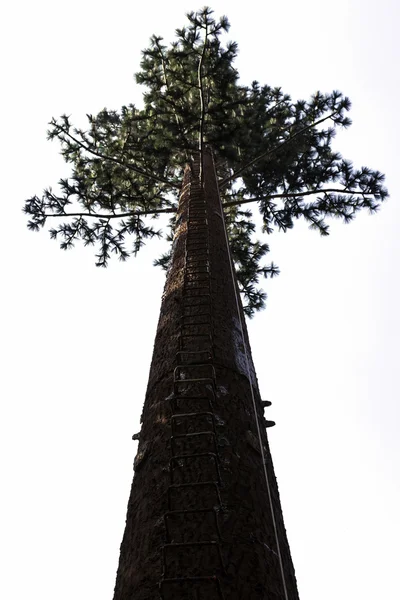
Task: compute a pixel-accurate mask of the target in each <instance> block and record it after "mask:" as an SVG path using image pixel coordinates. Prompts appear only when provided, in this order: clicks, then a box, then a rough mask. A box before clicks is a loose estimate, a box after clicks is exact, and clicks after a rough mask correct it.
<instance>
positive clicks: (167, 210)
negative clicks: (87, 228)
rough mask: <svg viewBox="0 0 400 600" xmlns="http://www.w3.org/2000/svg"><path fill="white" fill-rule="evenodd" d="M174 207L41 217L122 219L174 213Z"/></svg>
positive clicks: (44, 214)
mask: <svg viewBox="0 0 400 600" xmlns="http://www.w3.org/2000/svg"><path fill="white" fill-rule="evenodd" d="M175 212H176V209H175V208H160V209H157V210H156V209H154V210H146V211H131V212H125V213H118V214H117V213H112V214H102V213H95V212H76V213H67V212H64V213H59V214H54V213H43V215H42V216H43V217H45V218H46V219H47V218H50V217H56V218H57V217H92V218H99V219H120V218H121V219H122V218H125V217H145V216H147V215H158V214H161V213H175Z"/></svg>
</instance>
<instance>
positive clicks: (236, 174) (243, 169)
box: [219, 111, 338, 190]
mask: <svg viewBox="0 0 400 600" xmlns="http://www.w3.org/2000/svg"><path fill="white" fill-rule="evenodd" d="M337 113H338V111H334V112H333V113H331V114H330V115H328V116H326V117H324V118H322V119H319V121H316V122H315V123H312V124H311V125H307V126H306V127H303V129H301V130H300V131H297V133H295V134H294V135H292V136H290V137H288V138H287V139H286V140H284V141H283V142H282V143H281V144H278V145H277V146H275V147H274V148H271V150H267V151H266V152H263V153H262V154H259V156H256V158H253V159H252V160H250V161H249V162H247V163H246V164H245V165H243V166H242V167H240V168H239V169H237V170H236V171H234V172H233V174H232V175H231V176H230V177H226V178H225V179H223V180H222V181H221V183H220V184H219V189H220V190H221V189H222V188H223V187H225V186H226V185H228V184H229V183H231V182H232V181H234V180H235V179H237V178H238V177H239V175H240V174H241V173H243V171H245V170H246V169H248V168H249V167H251V166H253V165H254V164H255V163H256V162H258V161H259V160H261V159H262V158H265V157H266V156H270V155H271V154H275V153H276V152H277V151H278V150H280V149H281V148H283V146H286V144H288V143H289V142H291V141H293V140H294V139H295V138H297V137H298V136H299V135H301V134H302V133H305V132H306V131H309V130H310V129H313V128H314V127H317V125H321V123H324V121H327V120H328V119H332V118H333V117H334V116H335V115H336V114H337Z"/></svg>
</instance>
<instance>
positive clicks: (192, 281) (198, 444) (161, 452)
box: [114, 151, 298, 600]
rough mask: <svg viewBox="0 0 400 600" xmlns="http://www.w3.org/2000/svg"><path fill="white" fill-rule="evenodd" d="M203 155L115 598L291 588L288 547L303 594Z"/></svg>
mask: <svg viewBox="0 0 400 600" xmlns="http://www.w3.org/2000/svg"><path fill="white" fill-rule="evenodd" d="M203 165H204V170H203V184H201V182H200V181H199V159H197V160H195V161H194V165H193V166H192V168H190V167H189V166H188V167H187V168H186V171H185V175H184V180H183V185H182V193H181V198H180V204H179V210H178V215H177V224H176V233H175V239H174V242H173V260H172V264H171V267H170V270H169V272H168V275H167V280H166V285H165V290H164V294H163V300H162V306H161V313H160V319H159V324H158V330H157V334H156V339H155V344H154V354H153V360H152V364H151V368H150V375H149V384H148V389H147V393H146V399H145V403H144V409H143V414H142V429H141V433H140V440H139V448H138V453H137V456H136V459H135V476H134V479H133V484H132V490H131V495H130V499H129V504H128V512H127V520H126V529H125V533H124V537H123V541H122V544H121V555H120V562H119V568H118V573H117V581H116V587H115V594H114V600H150V599H151V600H152V599H158V598H160V597H162V598H165V600H169V599H171V600H172V599H175V600H181V599H182V600H183V599H185V600H186V599H187V600H189V599H200V600H205V599H206V598H207V600H214V599H217V598H218V599H221V598H224V599H225V600H253V599H254V600H255V599H265V600H267V599H268V600H286V595H285V590H284V584H283V577H282V572H281V568H280V561H279V551H280V555H281V559H282V564H283V572H284V581H285V585H286V590H287V598H288V600H298V592H297V587H296V580H295V575H294V569H293V565H292V561H291V557H290V551H289V545H288V542H287V537H286V532H285V528H284V523H283V517H282V511H281V505H280V501H279V493H278V487H277V483H276V479H275V474H274V469H273V465H272V460H271V456H270V451H269V446H268V439H267V434H266V430H265V426H264V415H263V407H262V405H261V398H260V393H259V390H258V385H257V379H256V375H255V371H254V366H253V362H252V359H251V351H250V345H249V341H248V336H247V330H246V327H245V324H244V317H243V311H242V307H241V304H240V301H239V313H238V305H237V299H236V296H235V286H236V282H235V281H233V279H232V272H231V264H230V260H231V259H230V255H229V252H228V249H227V245H226V238H225V231H224V228H225V225H224V220H223V215H222V212H221V211H222V209H221V205H220V201H219V196H218V190H217V183H216V177H215V171H214V165H213V160H212V155H211V153H210V152H209V151H206V152H205V155H204V163H203ZM242 328H243V329H244V331H243V329H242ZM246 355H247V359H248V360H247V361H246ZM252 394H253V396H254V400H255V405H256V412H257V418H258V421H259V423H260V425H261V439H262V446H263V452H262V449H261V448H260V444H259V437H258V428H257V424H256V415H255V412H254V405H253V396H252ZM262 454H264V458H265V465H266V471H267V475H268V480H269V487H270V496H271V498H272V507H271V502H270V496H269V494H268V487H267V482H266V478H265V473H264V465H263V456H262ZM271 508H272V510H273V514H274V516H275V521H276V530H277V535H276V532H275V527H274V523H273V516H272V510H271ZM277 538H278V543H279V548H278V543H277Z"/></svg>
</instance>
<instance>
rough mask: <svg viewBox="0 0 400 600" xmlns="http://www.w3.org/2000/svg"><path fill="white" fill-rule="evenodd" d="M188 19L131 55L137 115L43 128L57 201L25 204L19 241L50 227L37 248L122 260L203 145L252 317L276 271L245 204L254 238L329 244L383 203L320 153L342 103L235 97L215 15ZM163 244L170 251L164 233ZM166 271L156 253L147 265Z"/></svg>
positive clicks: (331, 156) (171, 197)
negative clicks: (55, 243) (172, 35)
mask: <svg viewBox="0 0 400 600" xmlns="http://www.w3.org/2000/svg"><path fill="white" fill-rule="evenodd" d="M187 19H188V23H187V25H186V26H185V27H183V28H182V29H177V30H176V39H175V41H174V42H172V43H171V44H170V45H169V46H166V45H164V43H163V39H162V38H161V37H159V36H155V35H154V36H152V38H151V39H150V45H149V47H148V48H146V49H145V50H143V52H142V60H141V63H140V71H139V72H138V73H137V74H136V76H135V77H136V82H137V83H138V84H140V85H143V86H144V88H145V92H144V95H143V106H142V107H140V108H139V107H136V106H134V105H133V104H128V105H126V106H122V108H121V109H120V110H119V111H115V110H108V109H104V110H102V111H101V112H100V113H99V114H97V115H95V116H94V115H90V114H88V115H87V119H88V124H87V128H86V129H80V128H76V127H74V126H73V124H72V123H71V120H70V117H68V116H66V115H63V116H61V117H60V118H59V119H54V118H53V119H52V120H51V122H50V128H49V131H48V138H49V139H50V140H54V139H55V140H58V142H59V143H60V145H61V153H62V156H63V157H64V159H65V161H66V162H67V163H70V164H71V166H72V171H71V174H70V176H69V177H68V178H67V179H61V180H60V181H59V185H58V189H57V191H54V190H53V189H52V188H51V187H49V188H48V189H45V190H44V192H43V194H42V195H41V196H40V197H39V196H37V195H35V196H33V197H32V198H30V199H28V200H27V201H26V202H25V207H24V212H25V213H26V214H27V215H28V216H29V221H28V227H29V229H31V230H34V231H36V230H39V229H40V228H42V227H45V226H46V225H47V223H48V222H49V223H51V224H52V225H53V227H52V228H51V229H50V236H51V237H52V238H54V239H58V240H60V246H61V248H62V249H68V248H71V247H73V246H74V244H75V242H76V241H78V240H81V241H82V242H83V244H84V245H93V246H95V247H96V264H97V265H98V266H103V267H105V266H107V264H108V261H109V259H110V257H111V255H113V254H114V255H116V256H118V258H119V259H120V260H123V261H124V260H126V259H127V258H128V257H129V256H130V255H132V254H133V255H135V254H136V253H137V252H138V251H139V250H140V248H141V247H142V246H143V244H144V243H145V241H146V240H147V239H149V238H152V237H154V236H161V235H163V233H162V232H161V231H160V230H158V229H157V228H156V219H157V218H158V216H159V215H160V214H162V213H174V212H175V211H176V209H177V203H178V196H179V191H180V182H181V178H182V174H183V169H184V167H185V165H186V164H187V163H189V164H190V162H191V160H192V156H193V153H195V152H199V151H200V152H202V151H203V149H204V146H205V144H207V145H209V146H210V147H211V148H212V151H213V154H214V159H215V162H216V168H217V177H218V183H219V189H220V193H221V199H222V203H223V207H224V211H225V215H226V221H227V227H228V234H229V239H230V244H231V250H232V255H233V258H234V262H235V267H236V272H237V277H238V282H239V286H240V288H241V291H242V293H243V294H244V297H245V304H246V305H245V311H246V313H247V314H248V315H249V316H251V315H252V314H253V313H254V311H255V310H258V309H260V308H263V307H264V305H265V298H266V294H265V293H264V292H263V291H262V290H261V289H259V288H258V287H257V284H258V282H259V279H260V277H263V276H265V277H268V276H274V275H276V274H277V273H278V272H279V271H278V269H277V267H276V266H275V265H274V264H273V263H271V264H270V265H266V266H263V265H262V259H263V257H264V256H265V254H266V253H267V252H268V251H269V247H268V244H267V243H265V241H257V240H255V234H256V225H255V222H254V219H253V215H252V212H251V210H249V209H248V206H246V205H248V204H250V203H253V204H254V206H255V207H256V206H257V207H258V210H259V212H260V214H261V218H262V228H263V233H264V234H266V235H269V234H271V233H272V232H273V231H274V229H276V228H278V229H280V230H282V231H286V230H288V229H291V228H292V227H293V225H294V222H295V220H297V219H300V218H303V219H304V220H305V221H306V222H307V223H309V225H310V227H311V228H312V229H316V230H318V231H319V232H320V233H321V235H328V233H329V226H328V224H327V222H326V220H327V218H329V217H337V218H339V219H342V220H343V221H344V222H345V223H347V222H349V221H351V220H352V219H353V218H354V217H355V215H356V214H357V212H358V211H360V210H361V209H367V210H369V211H370V212H372V213H373V212H375V211H377V209H378V208H379V205H380V203H381V202H382V201H383V200H384V199H385V198H386V197H387V196H388V192H387V190H386V189H385V187H384V185H383V183H384V175H383V174H382V173H380V172H379V171H376V170H372V169H370V168H368V167H361V168H359V169H357V168H355V167H353V165H352V163H351V162H350V161H349V160H346V159H344V158H342V156H341V155H340V153H338V152H336V151H334V150H333V149H332V141H333V139H334V137H335V133H336V131H337V129H338V128H346V127H348V126H349V125H350V124H351V121H350V119H349V118H348V116H347V113H348V111H349V109H350V101H349V99H348V98H346V97H345V96H343V95H342V93H340V92H338V91H333V92H332V93H330V94H323V93H321V92H317V93H315V94H313V95H312V96H311V97H310V99H309V100H297V101H293V100H292V99H291V97H290V96H289V95H287V94H284V93H283V92H282V90H281V89H280V88H273V87H270V86H268V85H260V84H259V83H258V82H257V81H253V82H252V83H251V84H250V85H242V83H240V82H239V73H238V72H237V70H236V69H235V67H234V60H235V58H236V56H237V52H238V46H237V44H236V42H225V43H223V41H222V40H221V38H223V37H225V35H224V34H226V33H227V32H228V30H229V22H228V19H227V17H225V16H224V17H222V18H220V19H219V20H216V19H215V18H214V17H213V11H212V10H211V9H210V8H208V7H206V8H203V9H202V10H200V11H198V12H190V13H188V14H187ZM170 227H173V219H171V220H170ZM164 235H166V236H167V238H168V239H170V236H171V231H170V228H168V227H167V229H166V231H165V233H164ZM168 261H169V255H168V254H166V255H163V256H162V257H161V258H159V259H158V260H156V261H155V264H159V265H161V266H164V267H166V266H167V264H168Z"/></svg>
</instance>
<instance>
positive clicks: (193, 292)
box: [159, 182, 225, 600]
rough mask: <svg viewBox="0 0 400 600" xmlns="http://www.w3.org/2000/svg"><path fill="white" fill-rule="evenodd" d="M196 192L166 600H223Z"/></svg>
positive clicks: (174, 434) (178, 378)
mask: <svg viewBox="0 0 400 600" xmlns="http://www.w3.org/2000/svg"><path fill="white" fill-rule="evenodd" d="M190 188H191V189H190V193H189V199H188V209H187V237H186V248H185V264H184V281H183V293H182V316H181V318H180V323H179V350H178V352H177V354H176V367H175V369H174V376H173V394H172V395H171V397H170V404H171V418H170V425H171V440H170V447H171V458H170V461H169V474H170V482H169V486H168V490H167V504H168V510H167V512H166V513H165V514H164V523H165V532H166V543H165V544H164V545H163V546H162V564H163V573H162V577H161V580H160V582H159V591H160V596H161V598H162V599H163V600H170V599H172V598H174V597H175V594H176V593H177V590H179V594H180V596H179V597H180V598H187V599H188V600H189V599H198V600H205V599H206V598H207V600H214V599H216V598H218V599H219V600H224V596H223V591H222V586H221V581H220V576H221V575H222V574H223V573H224V572H225V569H224V563H223V556H222V552H221V542H222V537H221V531H220V527H219V514H220V513H221V512H222V510H223V507H222V502H221V495H220V487H221V473H220V460H219V455H218V441H217V430H216V426H217V418H216V414H215V405H216V400H217V387H216V374H215V368H214V365H213V334H212V300H211V279H210V254H209V234H208V218H207V206H206V202H205V197H204V192H203V190H202V187H201V184H200V183H197V182H194V183H191V184H190ZM174 525H175V527H174ZM178 569H179V571H178ZM182 592H183V594H182Z"/></svg>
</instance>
